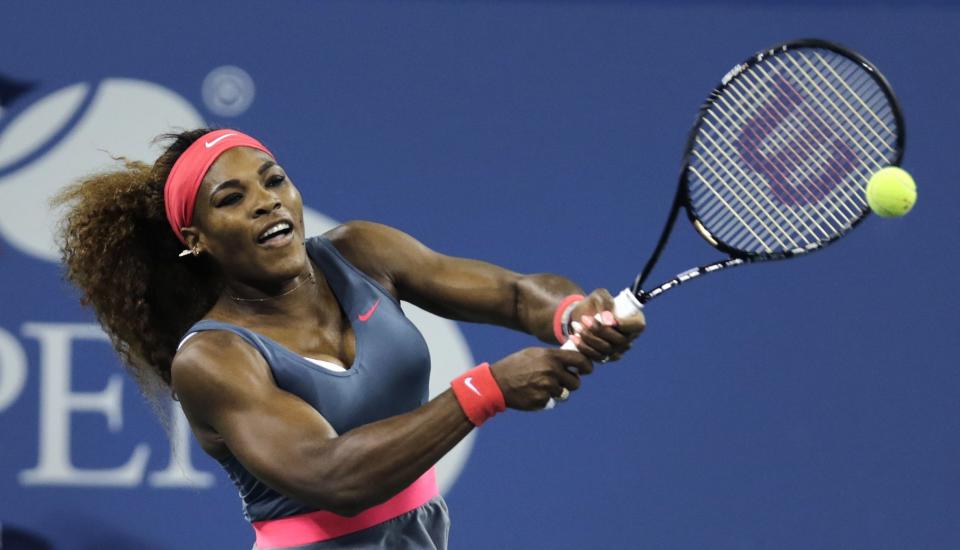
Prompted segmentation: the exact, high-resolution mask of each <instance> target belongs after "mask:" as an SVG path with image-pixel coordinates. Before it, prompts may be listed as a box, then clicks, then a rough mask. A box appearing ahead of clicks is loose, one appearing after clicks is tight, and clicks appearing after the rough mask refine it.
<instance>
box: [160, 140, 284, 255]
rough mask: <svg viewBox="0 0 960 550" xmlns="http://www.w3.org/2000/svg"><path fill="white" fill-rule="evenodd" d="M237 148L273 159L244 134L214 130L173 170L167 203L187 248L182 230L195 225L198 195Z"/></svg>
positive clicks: (169, 218) (171, 220)
mask: <svg viewBox="0 0 960 550" xmlns="http://www.w3.org/2000/svg"><path fill="white" fill-rule="evenodd" d="M234 147H251V148H253V149H259V150H260V151H263V152H264V153H266V154H268V155H270V156H271V157H272V156H273V153H271V152H270V150H269V149H267V148H266V147H264V145H263V144H262V143H260V142H259V141H257V140H255V139H253V138H252V137H250V136H248V135H247V134H244V133H243V132H238V131H236V130H214V131H213V132H210V133H208V134H204V135H203V136H202V137H200V139H198V140H197V141H195V142H193V143H192V144H191V145H190V147H187V150H186V151H184V152H183V154H182V155H180V158H178V159H177V162H175V163H174V165H173V169H172V170H170V175H169V176H167V183H166V185H165V186H164V188H163V202H164V207H165V208H166V210H167V221H168V222H169V223H170V228H171V229H173V232H174V233H175V234H176V235H177V238H178V239H180V242H182V243H183V244H187V241H186V240H185V239H184V238H183V234H182V233H181V232H180V228H182V227H188V226H189V225H190V224H191V223H193V205H194V204H196V202H197V191H198V190H199V189H200V183H201V182H202V181H203V177H204V176H206V175H207V170H209V169H210V166H211V165H212V164H213V162H214V161H215V160H217V157H219V156H220V155H222V154H223V153H224V152H225V151H227V150H228V149H233V148H234Z"/></svg>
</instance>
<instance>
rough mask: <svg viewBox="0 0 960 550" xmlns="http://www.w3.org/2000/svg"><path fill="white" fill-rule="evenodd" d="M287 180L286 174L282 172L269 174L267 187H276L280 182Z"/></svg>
mask: <svg viewBox="0 0 960 550" xmlns="http://www.w3.org/2000/svg"><path fill="white" fill-rule="evenodd" d="M286 180H287V176H285V175H284V174H277V175H275V176H270V179H268V180H267V187H276V186H278V185H280V184H282V183H283V182H284V181H286Z"/></svg>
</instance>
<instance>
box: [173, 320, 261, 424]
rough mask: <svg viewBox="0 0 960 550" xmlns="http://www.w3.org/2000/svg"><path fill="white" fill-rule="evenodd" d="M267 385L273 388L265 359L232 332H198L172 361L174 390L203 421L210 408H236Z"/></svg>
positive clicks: (189, 410)
mask: <svg viewBox="0 0 960 550" xmlns="http://www.w3.org/2000/svg"><path fill="white" fill-rule="evenodd" d="M264 385H267V386H272V385H274V383H273V377H272V375H271V374H270V367H269V365H267V362H266V360H264V358H263V356H262V355H260V353H259V352H258V351H257V350H256V349H254V348H253V346H251V345H250V344H248V343H247V342H246V341H245V340H243V338H241V337H240V336H238V335H236V334H234V333H232V332H229V331H224V330H211V331H204V332H200V333H197V335H196V336H194V337H192V338H190V339H189V340H187V341H186V342H185V343H184V344H183V347H182V348H181V349H180V351H178V352H177V355H176V356H174V358H173V364H172V366H171V387H172V389H173V391H174V392H175V393H176V394H177V396H178V397H179V399H180V402H181V404H182V405H183V406H184V409H185V410H187V411H188V412H191V411H192V412H194V413H196V416H199V417H200V419H201V420H207V419H208V414H207V413H209V412H210V410H211V409H215V408H217V407H220V406H233V405H236V404H237V403H236V401H237V400H242V399H243V398H244V396H249V395H250V394H251V392H256V391H257V390H258V389H262V388H264V387H265V386H264Z"/></svg>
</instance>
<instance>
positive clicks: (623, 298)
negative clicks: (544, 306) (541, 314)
mask: <svg viewBox="0 0 960 550" xmlns="http://www.w3.org/2000/svg"><path fill="white" fill-rule="evenodd" d="M641 311H643V304H641V303H640V300H638V299H637V297H636V296H634V294H633V292H631V291H630V289H629V288H625V289H623V290H621V291H620V294H617V295H616V297H614V299H613V315H614V316H615V317H616V318H617V319H623V318H624V317H630V316H633V315H636V314H638V313H640V312H641ZM597 320H598V321H599V320H600V314H599V313H598V314H597ZM560 349H565V350H570V351H577V345H576V344H574V343H573V340H569V339H568V340H567V341H566V342H564V343H563V345H562V346H560ZM567 370H569V371H570V372H571V373H574V374H576V372H577V369H575V368H573V367H567ZM556 406H557V401H556V400H555V399H553V398H551V399H550V401H548V402H547V406H545V407H544V410H549V409H552V408H554V407H556Z"/></svg>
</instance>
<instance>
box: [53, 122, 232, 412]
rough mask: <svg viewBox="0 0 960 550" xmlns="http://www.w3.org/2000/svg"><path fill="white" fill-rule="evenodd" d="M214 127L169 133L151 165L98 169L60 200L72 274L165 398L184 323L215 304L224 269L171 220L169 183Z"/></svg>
mask: <svg viewBox="0 0 960 550" xmlns="http://www.w3.org/2000/svg"><path fill="white" fill-rule="evenodd" d="M210 131H211V130H209V129H206V128H201V129H197V130H189V131H185V132H182V133H179V134H164V135H162V136H160V137H158V138H157V140H158V141H164V140H170V141H171V143H170V145H169V146H168V147H167V149H166V150H165V151H164V153H163V154H161V155H160V157H159V158H158V159H157V160H156V162H154V164H153V166H149V165H147V164H145V163H143V162H136V161H130V160H127V159H124V158H119V159H116V160H118V161H119V162H121V163H122V164H123V166H122V168H120V169H117V170H112V171H107V172H103V173H98V174H94V175H91V176H89V177H86V178H83V179H81V180H79V181H77V182H76V183H73V184H72V185H70V186H68V187H66V188H65V189H64V190H62V191H61V192H60V193H59V194H57V195H56V196H55V197H54V198H53V199H52V201H51V204H52V205H53V206H54V207H62V208H65V209H66V213H65V215H64V217H63V218H62V220H61V221H60V226H59V228H58V244H59V246H60V251H61V255H62V259H63V264H64V266H65V277H66V279H67V280H69V281H70V282H72V283H73V284H74V285H76V286H77V287H78V288H79V289H80V291H81V303H83V304H85V305H90V306H92V307H93V310H94V312H95V313H96V316H97V320H98V321H99V322H100V324H101V325H102V326H103V328H104V330H105V331H106V333H107V334H108V335H109V336H110V340H111V342H112V343H113V346H114V348H116V350H117V352H118V353H119V354H120V357H121V358H122V359H123V362H124V365H125V366H126V367H127V368H128V370H129V371H130V373H131V374H132V375H133V377H134V379H135V380H136V381H137V383H138V385H139V386H140V388H141V390H142V391H143V392H144V395H145V396H146V397H147V398H148V399H150V400H151V401H152V402H153V404H154V405H157V403H156V401H155V399H156V397H157V396H158V391H159V390H166V391H167V392H168V391H169V387H170V365H171V362H172V361H173V356H174V354H175V353H176V351H177V344H178V342H179V340H180V338H181V337H182V336H183V334H184V332H185V331H186V330H187V329H188V328H189V327H190V325H192V324H193V323H195V322H197V321H198V320H200V318H201V317H202V316H203V315H204V314H206V312H207V311H209V310H210V308H211V307H212V306H213V304H214V302H215V301H216V299H217V296H218V295H219V293H220V291H221V289H222V278H221V277H220V275H219V272H218V270H217V268H216V266H215V265H214V264H213V262H212V260H209V259H208V258H205V257H203V256H200V257H187V258H178V257H177V255H178V254H179V252H180V251H181V250H183V248H184V246H183V244H182V243H181V242H180V241H179V239H177V237H176V236H175V235H174V234H173V231H172V230H171V229H170V226H169V224H168V223H167V218H166V213H165V210H164V202H163V188H164V185H165V183H166V181H167V175H168V174H169V173H170V170H171V169H172V168H173V164H174V163H175V162H176V161H177V159H178V158H180V155H182V154H183V152H184V151H186V149H187V148H188V147H189V146H190V144H192V143H193V142H194V141H196V140H197V139H199V138H200V137H201V136H203V135H204V134H206V133H208V132H210Z"/></svg>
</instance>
